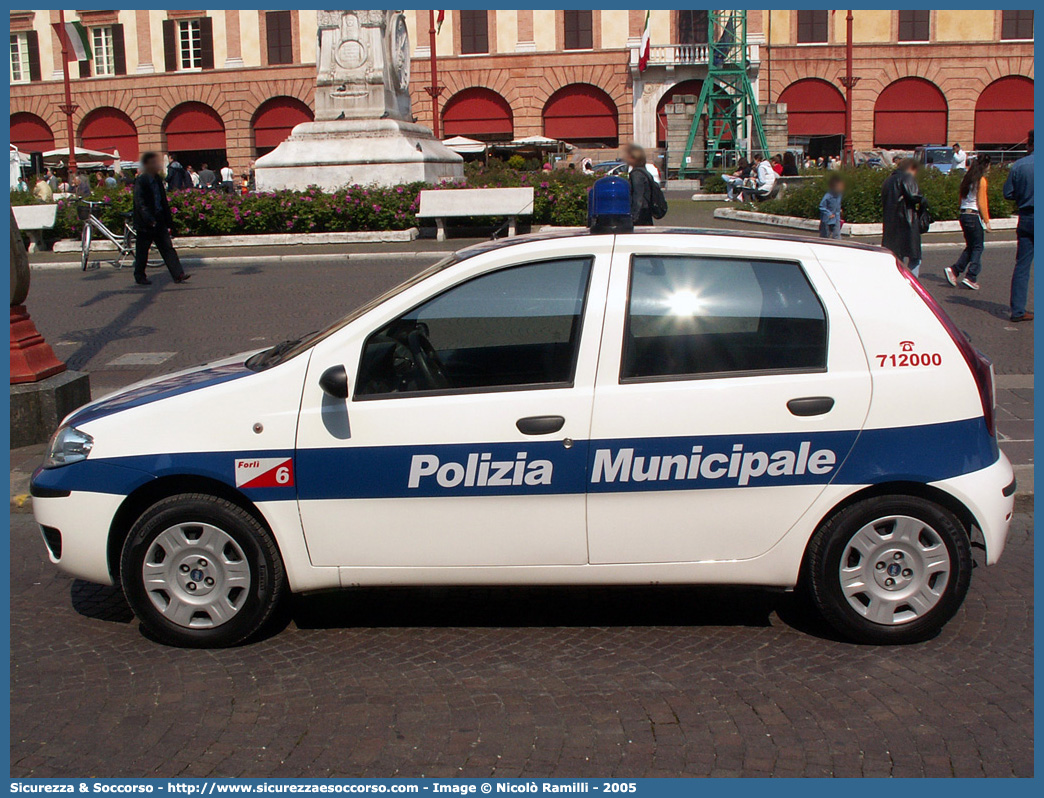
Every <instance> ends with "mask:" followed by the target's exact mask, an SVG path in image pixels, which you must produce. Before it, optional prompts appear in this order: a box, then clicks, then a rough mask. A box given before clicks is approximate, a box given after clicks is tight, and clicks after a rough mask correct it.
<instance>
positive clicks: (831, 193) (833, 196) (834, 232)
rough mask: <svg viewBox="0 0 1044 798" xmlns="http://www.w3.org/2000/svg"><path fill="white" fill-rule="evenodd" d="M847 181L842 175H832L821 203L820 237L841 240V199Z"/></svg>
mask: <svg viewBox="0 0 1044 798" xmlns="http://www.w3.org/2000/svg"><path fill="white" fill-rule="evenodd" d="M844 191H845V181H844V180H843V179H842V178H841V175H832V176H831V177H830V182H829V183H828V184H827V191H826V193H825V194H824V195H823V199H821V200H820V201H819V237H820V238H841V198H842V196H843V194H844Z"/></svg>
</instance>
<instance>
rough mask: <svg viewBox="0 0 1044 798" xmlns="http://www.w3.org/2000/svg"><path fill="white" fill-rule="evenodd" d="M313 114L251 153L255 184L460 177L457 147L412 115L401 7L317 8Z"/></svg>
mask: <svg viewBox="0 0 1044 798" xmlns="http://www.w3.org/2000/svg"><path fill="white" fill-rule="evenodd" d="M317 19H318V28H319V48H318V54H317V58H316V81H315V121H314V122H305V123H303V124H300V125H297V127H295V128H294V130H293V132H292V133H291V134H290V137H289V138H288V139H287V140H286V141H284V142H283V143H282V144H280V145H279V146H278V147H276V149H275V150H273V151H272V152H270V153H268V154H267V155H264V156H262V157H261V158H258V159H257V162H256V164H255V167H256V176H257V187H258V189H259V190H262V191H271V190H276V189H285V188H288V189H297V190H303V189H305V188H307V187H309V186H313V185H315V186H320V187H322V188H325V189H327V190H335V189H338V188H341V187H343V186H346V185H353V184H354V185H371V184H376V185H386V186H387V185H396V184H399V183H409V182H414V181H423V182H429V183H434V182H438V181H442V180H447V179H459V178H460V177H462V176H463V164H462V161H461V158H460V156H459V155H457V153H455V152H453V151H451V150H450V149H448V148H447V147H446V146H445V145H444V144H443V143H442V142H441V141H439V140H438V139H436V138H435V137H434V136H433V135H432V133H431V130H430V129H429V128H426V127H424V126H423V125H418V124H416V123H415V122H414V121H413V112H412V110H411V107H410V55H411V54H410V37H409V32H408V30H407V26H406V17H405V15H404V13H403V12H402V11H390V10H375V11H373V10H371V11H319V12H318V18H317Z"/></svg>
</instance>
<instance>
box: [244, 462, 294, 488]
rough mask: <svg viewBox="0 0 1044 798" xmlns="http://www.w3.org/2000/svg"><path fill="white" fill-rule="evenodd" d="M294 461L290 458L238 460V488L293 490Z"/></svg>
mask: <svg viewBox="0 0 1044 798" xmlns="http://www.w3.org/2000/svg"><path fill="white" fill-rule="evenodd" d="M293 486H294V461H293V458H290V457H260V458H254V459H252V460H247V459H243V460H236V487H237V488H292V487H293Z"/></svg>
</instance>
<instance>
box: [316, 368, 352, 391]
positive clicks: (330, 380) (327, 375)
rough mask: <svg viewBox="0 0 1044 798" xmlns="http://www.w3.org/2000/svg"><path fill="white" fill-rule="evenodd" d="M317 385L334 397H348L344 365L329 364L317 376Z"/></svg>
mask: <svg viewBox="0 0 1044 798" xmlns="http://www.w3.org/2000/svg"><path fill="white" fill-rule="evenodd" d="M319 387H320V388H322V389H323V392H324V393H326V394H327V395H328V396H332V397H333V398H334V399H347V398H348V372H347V371H345V370H344V366H330V368H328V369H327V370H326V371H324V372H323V376H321V377H320V378H319Z"/></svg>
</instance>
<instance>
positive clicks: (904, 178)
mask: <svg viewBox="0 0 1044 798" xmlns="http://www.w3.org/2000/svg"><path fill="white" fill-rule="evenodd" d="M917 169H918V163H917V161H916V159H914V158H903V159H902V160H901V161H899V164H898V166H896V169H895V171H894V172H892V174H890V175H889V176H888V177H887V178H886V179H885V181H884V184H883V185H882V186H881V204H882V206H883V218H882V222H883V224H882V227H883V235H882V236H881V245H882V246H883V247H885V249H890V250H891V251H892V252H893V253H894V254H895V256H896V257H897V258H898V259H899V260H900V261H906V262H907V265H908V266H909V268H910V271H912V272H913V273H914V275H915V276H917V275H919V274H920V272H921V219H920V215H921V212H922V211H923V210H925V202H924V195H923V194H921V187H920V186H918V185H917Z"/></svg>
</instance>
